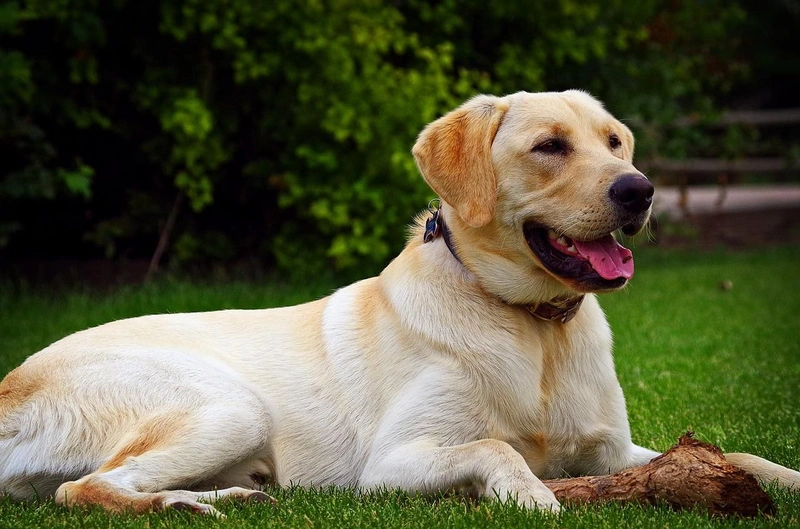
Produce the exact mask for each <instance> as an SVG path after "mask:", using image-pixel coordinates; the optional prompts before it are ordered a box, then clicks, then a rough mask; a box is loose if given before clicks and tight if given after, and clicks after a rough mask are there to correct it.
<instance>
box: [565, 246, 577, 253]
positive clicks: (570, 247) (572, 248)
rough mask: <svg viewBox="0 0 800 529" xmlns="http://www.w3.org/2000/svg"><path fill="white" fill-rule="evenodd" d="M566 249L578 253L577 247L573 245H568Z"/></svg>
mask: <svg viewBox="0 0 800 529" xmlns="http://www.w3.org/2000/svg"><path fill="white" fill-rule="evenodd" d="M567 251H568V252H569V253H578V249H577V248H575V245H572V246H568V247H567Z"/></svg>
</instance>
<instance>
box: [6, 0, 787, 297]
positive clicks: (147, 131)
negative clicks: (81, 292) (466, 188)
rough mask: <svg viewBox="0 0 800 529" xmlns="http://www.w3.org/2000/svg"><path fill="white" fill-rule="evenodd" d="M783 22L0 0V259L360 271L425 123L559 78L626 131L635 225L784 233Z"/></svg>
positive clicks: (420, 5)
mask: <svg viewBox="0 0 800 529" xmlns="http://www.w3.org/2000/svg"><path fill="white" fill-rule="evenodd" d="M799 33H800V3H798V2H797V1H794V0H760V1H758V2H756V1H755V0H741V1H731V0H705V1H703V0H698V1H680V0H668V1H661V0H643V1H636V2H629V1H621V0H610V1H609V0H602V1H600V0H596V1H594V0H586V1H571V0H557V1H556V0H553V1H549V0H545V1H532V2H523V1H519V0H516V1H507V0H493V1H491V2H486V1H485V0H443V1H439V2H427V1H420V0H395V1H388V0H385V1H380V0H329V1H316V0H309V1H291V0H269V1H259V0H163V1H153V0H136V1H133V0H31V1H21V0H16V1H6V0H0V270H1V271H2V273H3V274H4V275H6V276H9V277H26V278H28V279H30V280H32V281H42V280H48V279H51V278H53V277H57V276H59V275H67V276H69V275H70V274H72V275H74V276H76V277H80V278H82V279H86V280H90V281H97V282H100V283H102V282H104V281H119V280H125V281H134V282H136V281H144V280H146V279H149V278H152V277H154V276H156V275H157V274H159V273H161V274H163V273H174V274H207V273H212V274H216V275H218V276H223V277H230V276H235V277H239V276H240V275H241V276H247V277H253V276H256V277H257V276H259V275H260V274H266V273H272V272H273V271H278V272H279V273H284V274H289V275H291V276H294V277H298V278H301V277H312V276H315V275H320V274H337V275H341V276H348V277H357V276H366V275H369V274H373V273H375V272H377V271H379V270H380V269H381V268H382V267H383V266H384V265H385V264H386V263H387V262H388V261H389V260H390V259H391V258H392V256H394V255H395V254H396V253H397V252H398V251H399V250H400V249H401V247H402V245H403V242H404V237H405V230H404V228H403V227H404V226H405V225H407V224H408V223H409V222H410V220H411V218H412V217H413V215H414V214H415V213H416V212H418V211H420V210H421V209H423V208H424V207H425V206H426V204H427V203H428V200H430V199H431V198H433V195H432V192H431V191H430V190H429V189H428V188H427V186H426V185H425V183H424V182H423V180H422V178H421V177H420V176H419V174H418V172H417V169H416V167H415V165H414V161H413V159H412V157H411V155H410V149H411V146H412V145H413V143H414V140H415V137H416V135H417V133H418V132H419V131H420V130H421V128H422V127H423V126H424V125H425V124H426V123H428V122H429V121H431V120H433V119H435V118H436V117H437V116H439V115H441V114H442V113H444V112H446V111H447V110H449V109H451V108H453V107H455V106H457V105H458V104H460V103H461V102H462V101H463V100H465V99H467V98H469V97H471V96H472V95H474V94H476V93H493V94H497V95H502V94H506V93H511V92H516V91H519V90H526V91H543V90H563V89H567V88H581V89H585V90H588V91H589V92H591V93H592V94H594V95H595V96H597V97H599V98H600V99H601V100H603V101H604V102H605V103H606V106H607V108H608V109H609V110H610V111H611V112H612V113H614V114H615V115H616V116H617V117H619V118H621V119H622V120H623V121H625V122H626V123H627V124H628V125H629V126H630V127H631V128H632V129H633V130H634V132H635V133H636V135H637V142H638V143H637V151H636V163H637V165H638V166H639V167H640V168H642V169H643V170H644V171H646V173H647V174H648V176H650V177H651V178H652V179H653V180H654V181H655V182H656V183H657V186H658V187H657V188H658V189H659V191H658V193H659V194H658V195H657V200H658V202H657V205H658V206H659V208H658V210H657V217H658V222H657V224H655V225H654V227H653V231H654V233H655V239H656V241H657V243H659V244H669V243H680V244H685V243H687V241H688V243H689V244H701V245H703V244H718V243H724V244H730V245H737V244H738V245H748V244H754V243H760V242H764V241H767V240H770V239H780V240H783V241H785V240H792V239H793V238H797V235H798V229H797V224H796V222H797V221H796V220H795V219H796V217H797V213H798V211H800V198H798V196H797V195H795V194H793V193H797V189H798V185H797V184H798V183H800V171H799V170H798V169H800V164H798V157H800V102H798V94H800V54H798V53H797V49H799V47H798V44H800V38H798V34H799ZM662 190H663V191H662ZM693 190H696V192H695V191H693ZM758 192H762V194H761V195H759V194H758ZM742 193H744V194H742ZM755 197H759V198H755ZM765 197H766V198H765ZM702 200H705V202H702ZM737 204H738V206H737ZM754 205H758V206H759V208H760V209H759V214H758V215H754V214H752V210H753V206H754ZM764 210H770V214H769V215H765V214H764ZM764 219H766V220H764ZM748 230H749V231H748ZM709 241H713V242H709Z"/></svg>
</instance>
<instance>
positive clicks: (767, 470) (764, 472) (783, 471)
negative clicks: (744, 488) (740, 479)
mask: <svg viewBox="0 0 800 529" xmlns="http://www.w3.org/2000/svg"><path fill="white" fill-rule="evenodd" d="M725 459H727V460H728V462H729V463H730V464H732V465H735V466H737V467H739V468H741V469H742V470H744V471H745V472H749V473H750V474H753V475H754V476H755V477H756V478H758V479H759V481H762V482H764V483H775V484H777V485H778V486H780V487H783V488H786V489H791V490H794V491H800V472H797V471H796V470H792V469H790V468H786V467H784V466H781V465H778V464H777V463H773V462H772V461H767V460H766V459H764V458H761V457H758V456H754V455H752V454H740V453H730V454H725Z"/></svg>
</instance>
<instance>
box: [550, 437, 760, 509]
mask: <svg viewBox="0 0 800 529" xmlns="http://www.w3.org/2000/svg"><path fill="white" fill-rule="evenodd" d="M692 435H693V434H692V433H691V432H687V433H686V434H684V435H683V436H681V438H680V439H679V441H678V444H677V445H676V446H674V447H672V448H671V449H669V450H668V451H667V452H665V453H664V454H662V455H660V456H658V457H656V458H655V459H653V460H652V461H651V462H650V463H648V464H647V465H644V466H641V467H637V468H631V469H628V470H623V471H622V472H618V473H617V474H612V475H609V476H590V477H579V478H567V479H555V480H546V481H544V484H545V485H546V486H547V487H548V488H549V489H550V490H552V491H553V493H554V494H555V495H556V498H558V500H559V501H560V502H562V503H565V504H571V503H573V504H574V503H587V502H607V501H616V502H634V503H644V504H659V503H666V504H668V505H670V506H671V507H673V508H674V509H676V510H678V509H694V508H699V509H701V510H705V511H707V512H708V513H709V514H712V515H738V516H743V517H753V516H756V515H758V514H766V515H771V514H775V505H774V504H773V502H772V499H771V498H770V497H769V496H768V495H767V493H766V492H764V489H762V488H761V486H760V484H759V483H758V481H757V480H756V478H755V477H753V476H752V475H751V474H748V473H747V472H745V471H744V470H741V469H740V468H738V467H735V466H734V465H732V464H730V463H728V461H727V460H726V459H725V456H723V455H722V451H721V450H720V449H719V448H717V447H716V446H713V445H710V444H708V443H704V442H702V441H698V440H697V439H694V438H693V437H692Z"/></svg>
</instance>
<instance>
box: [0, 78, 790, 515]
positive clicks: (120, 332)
mask: <svg viewBox="0 0 800 529" xmlns="http://www.w3.org/2000/svg"><path fill="white" fill-rule="evenodd" d="M413 153H414V156H415V158H416V160H417V163H418V165H419V168H420V170H421V172H422V174H423V176H424V177H425V179H426V180H427V182H428V183H429V184H430V186H431V187H432V188H433V190H434V191H435V192H436V193H437V194H438V195H439V196H440V197H441V205H440V208H438V209H436V210H435V211H434V212H433V214H432V215H431V218H430V219H426V218H425V217H421V218H420V219H418V221H417V223H416V225H415V226H414V227H413V229H412V233H411V236H410V239H409V242H408V244H407V246H406V248H405V249H404V250H403V252H402V253H401V254H400V255H399V256H398V257H397V258H396V259H395V260H394V261H393V262H392V263H391V264H390V265H389V266H388V267H387V268H386V269H385V270H384V271H383V273H381V275H380V276H379V277H375V278H371V279H366V280H364V281H360V282H358V283H355V284H353V285H350V286H348V287H346V288H342V289H341V290H339V291H337V292H335V293H334V294H333V295H331V296H330V297H327V298H325V299H321V300H319V301H315V302H311V303H307V304H304V305H300V306H296V307H288V308H280V309H270V310H228V311H220V312H210V313H198V314H164V315H157V316H144V317H140V318H133V319H128V320H122V321H117V322H113V323H109V324H106V325H101V326H99V327H96V328H94V329H89V330H86V331H83V332H79V333H76V334H73V335H72V336H69V337H67V338H64V339H63V340H60V341H58V342H56V343H55V344H53V345H51V346H49V347H47V348H46V349H44V350H42V351H41V352H39V353H37V354H35V355H34V356H32V357H31V358H29V359H28V360H27V361H26V362H25V363H24V364H23V365H22V366H20V367H19V368H17V369H16V370H14V371H12V372H11V373H10V374H9V375H8V376H7V377H6V378H5V380H3V382H2V385H0V491H3V492H4V493H6V494H9V495H11V496H13V497H16V498H30V497H35V496H41V497H44V496H47V495H55V499H56V501H57V502H59V503H63V504H67V505H100V506H102V507H104V508H106V509H108V510H111V511H119V510H126V509H132V510H134V511H146V510H151V509H160V508H165V507H181V508H189V509H192V510H195V511H198V512H205V513H216V511H215V510H214V508H213V507H212V506H211V505H209V503H210V502H213V501H214V500H215V499H217V498H221V497H225V496H233V497H240V498H253V499H265V498H264V495H263V493H260V492H258V491H257V490H254V489H258V488H259V486H260V485H262V484H264V483H267V482H272V483H278V484H288V483H300V484H304V485H315V486H325V485H329V484H336V485H341V486H346V487H351V486H352V487H357V488H360V489H369V488H374V487H388V488H395V487H397V488H400V489H403V490H407V491H422V492H434V491H441V490H448V489H459V490H466V491H469V492H472V493H477V494H480V495H483V496H489V497H499V498H501V499H507V498H509V497H511V498H513V500H514V501H516V502H518V503H519V504H521V505H523V506H525V507H530V508H544V509H551V510H557V509H558V508H559V504H558V502H557V500H556V499H555V497H554V496H553V494H552V493H551V492H550V490H549V489H548V488H547V487H545V486H544V485H543V484H542V483H541V481H540V479H541V478H551V477H557V476H562V475H564V474H571V475H578V474H607V473H611V472H616V471H619V470H621V469H624V468H628V467H633V466H636V465H642V464H644V463H646V462H648V461H649V460H650V459H651V458H653V457H654V456H656V455H657V454H656V452H653V451H651V450H647V449H645V448H641V447H639V446H636V445H635V444H633V443H632V442H631V435H630V430H629V426H628V418H627V415H626V410H625V401H624V399H623V395H622V391H621V389H620V385H619V383H618V381H617V378H616V375H615V372H614V365H613V361H612V355H611V333H610V331H609V328H608V325H607V323H606V320H605V318H604V316H603V312H602V311H601V309H600V307H599V305H598V303H597V300H596V299H595V295H594V293H596V292H605V291H611V290H615V289H618V288H620V287H622V286H623V285H625V283H626V282H627V281H628V280H629V279H630V278H631V276H632V275H633V259H632V255H631V252H630V251H629V250H628V249H626V248H625V247H623V246H621V245H620V244H618V243H617V242H616V241H615V240H614V238H613V237H612V235H611V234H612V232H614V231H615V230H619V229H621V230H622V231H623V232H625V233H629V234H632V233H635V232H637V231H639V230H640V229H641V228H642V227H643V226H644V224H645V222H646V221H647V219H648V216H649V214H650V207H651V201H652V195H653V187H652V185H651V184H650V182H649V181H648V180H647V179H646V178H645V177H644V176H643V175H642V174H641V173H639V172H638V171H637V170H636V169H635V168H634V167H633V165H632V164H631V160H632V157H633V136H632V135H631V132H630V131H629V130H628V129H627V128H626V127H625V125H623V124H622V123H620V122H619V121H617V120H616V119H614V118H613V117H612V116H611V114H609V113H608V112H607V111H605V110H604V109H603V107H602V105H601V104H600V103H599V102H598V101H596V100H595V99H593V98H592V97H591V96H589V95H588V94H586V93H584V92H580V91H568V92H563V93H540V94H531V93H524V92H520V93H517V94H513V95H510V96H506V97H502V98H498V97H492V96H478V97H476V98H474V99H472V100H470V101H468V102H467V103H465V104H464V105H463V106H461V107H460V108H458V109H456V110H454V111H452V112H451V113H449V114H447V115H445V116H444V117H442V118H440V119H438V120H437V121H435V122H433V123H431V124H430V125H429V126H428V127H427V128H426V129H425V130H424V131H423V132H422V134H421V135H420V136H419V140H418V141H417V143H416V145H415V146H414V149H413ZM426 220H427V222H426ZM728 457H729V458H730V459H731V460H732V461H733V462H734V463H735V464H738V465H740V466H742V467H744V468H745V469H747V470H749V471H751V472H753V473H754V474H756V475H757V476H759V477H760V478H762V479H764V480H767V481H772V480H778V481H779V482H780V483H781V484H782V485H784V486H787V487H796V486H800V473H797V472H795V471H792V470H789V469H786V468H784V467H781V466H778V465H775V464H773V463H770V462H768V461H765V460H763V459H760V458H757V457H755V456H750V455H746V454H738V455H734V454H731V455H729V456H728Z"/></svg>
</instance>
